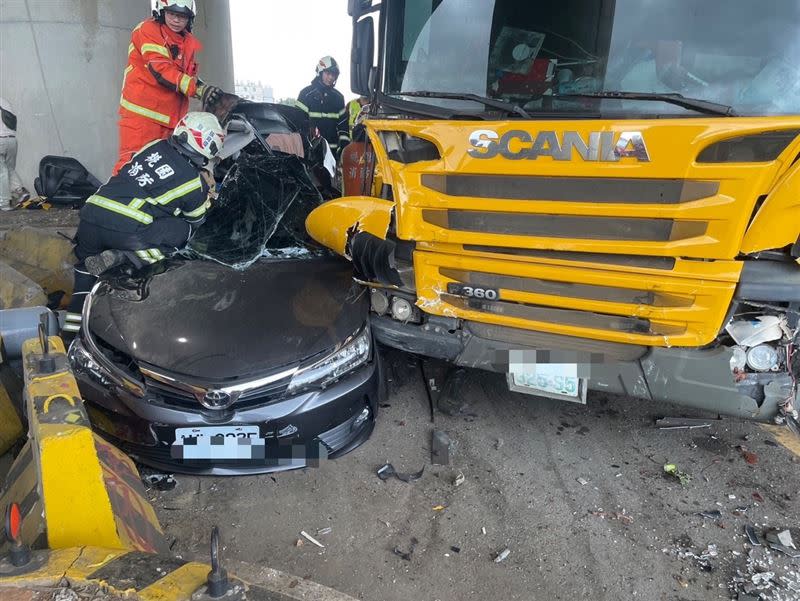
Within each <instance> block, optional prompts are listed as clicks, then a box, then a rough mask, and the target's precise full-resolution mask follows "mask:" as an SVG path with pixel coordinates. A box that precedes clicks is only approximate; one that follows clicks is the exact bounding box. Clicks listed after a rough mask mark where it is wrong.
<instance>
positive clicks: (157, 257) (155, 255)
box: [136, 248, 166, 265]
mask: <svg viewBox="0 0 800 601" xmlns="http://www.w3.org/2000/svg"><path fill="white" fill-rule="evenodd" d="M136 256H137V257H139V258H140V259H141V260H142V261H144V262H145V263H149V264H150V265H152V264H153V263H158V262H159V261H161V260H162V259H165V258H166V257H165V256H164V253H162V252H161V251H160V250H158V249H157V248H147V249H145V250H137V251H136Z"/></svg>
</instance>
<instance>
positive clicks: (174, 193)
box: [146, 177, 203, 205]
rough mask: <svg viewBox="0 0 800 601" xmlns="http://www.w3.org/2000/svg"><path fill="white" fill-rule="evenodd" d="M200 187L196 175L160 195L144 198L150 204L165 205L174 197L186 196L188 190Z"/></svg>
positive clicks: (201, 184) (191, 190) (200, 184)
mask: <svg viewBox="0 0 800 601" xmlns="http://www.w3.org/2000/svg"><path fill="white" fill-rule="evenodd" d="M202 187H203V182H202V180H201V179H200V178H199V177H197V178H195V179H193V180H191V181H188V182H186V183H185V184H183V185H182V186H178V187H177V188H173V189H172V190H170V191H169V192H166V193H164V194H162V195H161V196H156V197H155V198H147V199H146V200H147V202H149V203H151V204H159V205H166V204H169V203H171V202H172V201H173V200H175V199H176V198H180V197H181V196H186V195H187V194H189V193H190V192H194V191H195V190H199V189H201V188H202Z"/></svg>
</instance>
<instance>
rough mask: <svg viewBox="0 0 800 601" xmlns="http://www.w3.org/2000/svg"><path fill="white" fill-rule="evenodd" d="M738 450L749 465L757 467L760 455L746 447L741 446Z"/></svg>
mask: <svg viewBox="0 0 800 601" xmlns="http://www.w3.org/2000/svg"><path fill="white" fill-rule="evenodd" d="M736 448H737V449H738V451H739V453H741V455H742V457H743V458H744V460H745V461H746V462H747V463H749V464H750V465H755V464H756V463H758V455H756V454H755V453H753V452H752V451H750V450H749V449H748V448H747V447H746V446H744V445H739V446H738V447H736Z"/></svg>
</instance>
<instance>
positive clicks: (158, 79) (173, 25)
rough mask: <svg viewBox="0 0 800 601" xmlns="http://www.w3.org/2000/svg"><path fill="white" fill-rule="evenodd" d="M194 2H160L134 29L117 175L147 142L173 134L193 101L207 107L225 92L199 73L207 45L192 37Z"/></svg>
mask: <svg viewBox="0 0 800 601" xmlns="http://www.w3.org/2000/svg"><path fill="white" fill-rule="evenodd" d="M195 14H196V12H195V4H194V0H156V10H155V11H154V12H153V18H152V19H149V20H147V21H144V22H142V23H140V24H139V25H138V26H137V27H136V29H134V30H133V35H132V36H131V44H130V46H129V47H128V66H127V67H126V68H125V77H124V79H123V83H122V97H121V98H120V109H119V114H120V120H119V160H118V162H117V164H116V166H115V167H114V175H116V174H117V173H118V172H119V170H120V169H121V168H122V166H123V165H125V164H126V163H127V162H128V161H130V159H131V157H133V155H134V154H136V153H137V152H138V151H139V150H140V149H141V148H142V147H143V146H145V145H146V144H149V143H150V142H152V141H154V140H163V139H166V138H168V137H169V136H171V135H172V131H173V130H174V129H175V126H176V125H177V124H178V122H179V121H180V120H181V119H182V118H183V117H184V116H185V115H186V113H187V112H188V111H189V99H190V98H192V97H195V98H200V99H201V100H202V101H203V103H204V106H205V107H206V108H207V109H208V108H209V107H212V106H213V105H214V104H215V103H216V102H217V101H218V100H219V98H220V97H221V96H222V90H220V89H219V88H217V87H215V86H210V85H206V84H205V83H203V82H202V81H201V80H200V78H199V77H198V76H197V62H196V60H195V57H196V55H197V53H198V52H199V51H200V50H201V49H202V47H203V46H202V44H201V43H200V41H199V40H198V39H197V38H196V37H195V36H194V35H192V22H193V20H194V17H195Z"/></svg>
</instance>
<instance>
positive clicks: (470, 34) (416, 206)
mask: <svg viewBox="0 0 800 601" xmlns="http://www.w3.org/2000/svg"><path fill="white" fill-rule="evenodd" d="M349 10H350V14H351V15H352V17H353V23H354V29H353V31H354V34H353V56H352V61H351V63H352V64H351V67H352V88H353V91H354V92H355V93H357V94H359V95H364V96H368V97H369V98H370V105H369V106H370V109H369V112H368V114H367V115H366V117H365V118H364V119H363V122H362V126H363V128H364V130H365V133H366V139H367V142H366V143H365V144H364V148H363V152H362V153H361V154H360V155H359V156H360V159H359V160H360V162H361V163H362V165H361V167H363V166H364V165H366V166H367V168H366V169H364V168H362V169H361V171H360V172H361V173H364V174H366V175H365V177H363V178H362V180H361V184H360V189H358V190H356V191H355V193H353V191H352V190H349V191H348V195H347V196H345V197H344V198H342V199H339V200H335V201H332V202H330V203H327V204H325V205H323V206H322V207H320V208H319V209H317V210H316V211H314V213H312V214H311V215H310V216H309V219H308V221H307V228H308V230H309V232H310V234H311V235H312V236H313V237H314V238H315V239H317V240H318V241H319V242H322V243H323V244H326V245H327V246H329V247H331V248H333V249H334V250H336V251H337V252H339V253H341V254H343V255H344V256H346V257H347V258H349V259H351V260H352V261H353V264H354V267H355V271H356V276H357V278H358V279H359V280H360V281H361V282H362V283H363V284H364V286H366V287H367V288H368V289H369V291H370V294H371V298H372V310H373V319H372V323H373V330H374V331H375V332H376V336H377V338H378V340H379V341H380V342H382V343H383V344H386V345H389V346H392V347H396V348H400V349H403V350H406V351H409V352H412V353H417V354H420V355H423V356H428V357H435V358H439V359H445V360H447V361H449V362H451V363H452V364H454V365H460V366H466V367H473V368H480V369H487V370H492V371H498V372H502V373H505V374H507V378H508V383H509V386H510V387H511V388H512V389H514V390H518V391H521V392H527V393H530V394H535V395H539V396H547V397H553V398H559V399H563V400H567V401H573V402H582V403H585V402H586V399H587V394H588V392H589V391H592V390H598V391H604V392H612V393H619V394H625V395H630V396H634V397H639V398H642V399H645V400H651V401H671V402H675V403H679V404H683V405H686V406H690V407H695V408H699V409H705V410H710V411H714V412H717V413H720V414H727V415H735V416H740V417H746V418H752V419H757V420H763V421H773V420H777V421H784V422H787V423H791V424H792V425H794V426H796V422H794V421H793V420H795V419H796V417H797V411H796V409H795V407H796V405H797V400H798V391H797V379H798V374H799V373H800V359H799V358H798V353H797V345H798V342H800V339H799V338H798V322H799V321H800V160H798V159H800V67H798V65H800V6H798V5H797V3H794V2H785V1H781V0H766V1H765V2H762V3H752V2H748V1H746V0H680V1H678V2H674V3H669V5H666V4H665V3H663V2H656V1H654V0H600V1H598V0H546V1H542V2H516V1H514V0H486V1H481V2H474V1H468V0H382V1H381V2H375V1H370V0H351V2H350V3H349ZM351 167H352V166H351ZM345 169H348V166H347V165H345Z"/></svg>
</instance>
